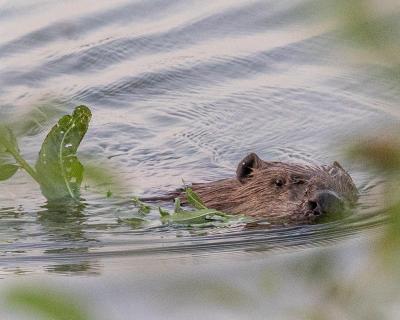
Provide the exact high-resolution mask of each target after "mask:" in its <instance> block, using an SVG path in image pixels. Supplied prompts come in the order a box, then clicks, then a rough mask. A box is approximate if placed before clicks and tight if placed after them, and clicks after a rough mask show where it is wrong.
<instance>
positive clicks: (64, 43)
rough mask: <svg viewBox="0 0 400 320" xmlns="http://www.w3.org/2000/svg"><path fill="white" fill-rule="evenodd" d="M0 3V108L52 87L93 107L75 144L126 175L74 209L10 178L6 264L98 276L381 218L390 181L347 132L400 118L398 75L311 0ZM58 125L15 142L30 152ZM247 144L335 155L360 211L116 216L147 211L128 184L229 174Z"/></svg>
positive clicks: (291, 243) (51, 96)
mask: <svg viewBox="0 0 400 320" xmlns="http://www.w3.org/2000/svg"><path fill="white" fill-rule="evenodd" d="M0 4H1V6H0V114H1V115H2V116H3V117H4V118H7V119H10V118H13V117H16V116H23V115H24V114H25V113H26V112H28V111H29V110H30V109H31V108H32V107H34V106H40V105H42V104H46V103H48V101H53V102H52V103H55V102H54V101H57V106H62V109H63V111H64V112H66V113H69V112H71V111H72V110H73V108H74V107H75V106H76V105H79V104H86V105H88V106H90V107H91V109H92V112H93V115H94V116H93V120H92V124H91V127H90V129H89V132H88V134H87V136H86V137H85V140H84V142H83V143H82V146H81V149H80V156H81V158H82V159H84V160H85V159H86V161H90V160H91V161H94V162H95V163H98V164H101V165H106V166H107V167H108V168H110V170H111V169H112V170H113V172H116V173H118V175H119V176H120V177H122V179H123V181H124V183H125V187H124V189H123V190H122V191H121V192H119V193H115V194H114V195H113V197H111V198H107V197H106V196H105V194H106V192H107V188H108V187H107V186H100V187H98V188H97V189H99V190H100V191H101V192H100V193H95V192H94V190H93V188H88V189H85V190H84V192H83V197H84V198H85V201H84V202H83V205H82V206H81V207H79V208H75V209H71V208H69V209H68V208H67V209H66V208H49V207H48V205H47V203H46V200H45V199H44V198H43V196H42V195H41V193H40V190H39V188H38V187H37V186H36V185H35V184H34V183H33V181H31V180H30V178H29V177H27V176H26V175H25V174H24V173H22V172H21V173H18V174H17V175H16V176H15V177H13V179H12V180H10V181H7V182H3V183H1V184H0V276H1V277H3V278H4V277H9V276H10V275H12V274H20V273H24V274H25V273H27V274H32V275H34V274H41V273H47V272H50V273H56V274H62V275H65V274H68V275H74V274H84V275H87V276H90V275H93V274H96V275H100V276H101V275H102V274H103V273H107V272H109V271H110V270H112V268H111V267H110V265H112V263H111V264H110V261H118V264H119V269H118V272H120V273H121V272H122V273H123V272H124V270H125V272H127V273H128V272H130V271H131V268H132V264H133V266H135V263H137V268H138V269H140V268H142V265H143V264H142V263H143V262H142V261H143V260H142V258H143V257H146V259H145V261H146V262H145V264H152V263H154V264H155V265H157V264H158V261H160V260H162V259H170V261H172V264H173V263H174V261H175V263H176V264H180V263H181V261H182V260H180V259H183V260H184V261H186V263H189V264H198V263H204V262H205V263H208V261H211V260H212V259H213V258H212V257H213V256H215V254H218V253H222V252H224V257H225V259H226V260H227V261H235V260H236V259H237V257H238V256H241V255H244V256H245V257H246V259H250V260H249V261H251V260H252V259H258V258H259V257H260V254H261V255H262V256H263V257H268V253H271V254H272V253H274V252H282V251H285V250H294V251H296V250H299V249H301V248H307V247H314V246H317V247H324V246H326V245H328V244H332V243H335V242H336V241H339V240H343V239H349V238H350V239H357V238H358V237H359V236H361V235H362V234H364V233H365V232H366V231H367V230H370V229H373V230H379V226H381V225H382V223H384V220H385V214H384V213H381V212H380V211H379V205H378V203H377V199H378V196H379V192H380V191H379V190H380V185H381V182H382V181H381V179H380V178H379V177H375V176H372V175H370V174H367V173H366V172H363V171H362V170H360V169H359V168H358V166H357V165H356V164H354V163H350V162H349V161H346V160H344V154H343V146H344V145H346V144H347V143H352V142H354V141H356V138H355V137H356V136H357V134H359V133H360V132H362V131H363V130H362V129H363V128H365V127H366V126H368V128H369V130H374V129H376V128H379V127H380V126H382V125H384V124H386V123H388V122H391V123H396V121H397V113H396V111H395V103H396V97H397V96H396V90H395V89H394V87H395V85H394V83H392V82H391V80H390V79H387V80H382V78H380V77H378V76H376V74H377V72H378V73H379V72H380V71H381V70H380V69H379V68H378V67H377V66H372V65H368V64H367V63H361V64H358V65H357V66H354V65H352V64H350V62H348V60H347V59H346V58H344V55H343V51H342V50H341V47H340V44H339V43H340V41H339V40H340V39H339V38H338V35H337V30H336V28H335V25H334V24H332V23H329V21H323V20H319V19H310V16H307V15H306V13H307V10H306V9H307V1H278V2H277V1H226V0H225V1H224V0H216V1H212V2H210V3H207V5H205V3H204V2H203V1H194V0H190V1H187V0H186V1H179V0H172V1H123V0H121V1H112V2H110V1H68V2H67V1H65V2H52V1H1V2H0ZM371 71H374V73H372V72H371ZM51 124H52V122H51V121H49V122H48V123H46V125H44V126H43V127H42V128H41V129H40V130H37V131H35V132H32V133H31V134H30V135H28V136H26V137H24V138H23V139H21V140H20V146H21V149H22V151H23V153H24V155H25V156H26V157H27V159H29V160H30V161H31V162H32V163H33V162H34V161H35V159H36V156H37V152H38V150H39V149H40V144H41V142H42V141H43V138H44V137H45V135H46V132H47V131H48V130H49V128H50V127H51ZM249 152H257V153H258V155H259V156H260V157H261V158H263V159H266V160H269V159H270V160H279V161H293V162H304V163H315V164H318V163H332V162H333V161H334V160H339V161H340V162H341V163H342V165H343V166H344V167H345V168H346V169H348V170H349V172H350V173H351V175H352V176H353V178H354V180H355V181H356V184H357V186H358V188H359V190H360V195H361V199H360V207H359V209H358V210H357V211H356V212H354V213H353V214H352V215H351V216H350V217H348V218H347V219H345V220H342V221H337V222H332V223H326V224H321V225H313V226H298V227H280V228H267V229H263V230H247V229H244V228H243V226H241V225H239V226H234V227H231V228H208V229H207V228H206V229H193V228H192V229H189V228H185V227H176V226H168V225H162V224H161V223H160V220H159V217H158V215H157V213H155V212H153V213H151V214H150V219H151V220H152V223H151V224H150V225H148V226H146V227H145V228H139V229H134V228H132V227H130V226H127V225H121V224H119V223H118V218H124V217H131V216H134V215H135V214H137V210H136V209H135V208H134V206H133V205H132V204H128V203H126V202H125V200H127V199H129V198H130V197H132V196H133V195H153V194H162V193H163V192H165V191H167V190H171V189H174V188H177V187H179V186H181V185H182V179H183V180H184V181H187V182H192V181H194V182H200V181H210V180H215V179H221V178H226V177H229V176H233V175H234V172H235V168H236V165H237V163H238V162H239V161H240V159H242V158H243V157H244V156H245V155H246V154H247V153H249ZM195 257H202V258H201V259H197V258H195ZM136 258H137V259H136ZM110 259H111V260H110ZM112 259H116V260H112ZM149 261H150V262H149ZM187 261H190V262H187ZM201 261H202V262H201ZM124 263H126V264H128V263H129V265H130V267H126V269H125V268H124V267H123V265H124ZM121 266H122V267H121ZM110 268H111V269H110ZM153 268H155V269H157V268H156V267H153ZM160 268H161V267H160Z"/></svg>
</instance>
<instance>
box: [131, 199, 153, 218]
mask: <svg viewBox="0 0 400 320" xmlns="http://www.w3.org/2000/svg"><path fill="white" fill-rule="evenodd" d="M132 202H133V204H134V205H135V206H136V207H137V208H138V209H139V210H138V213H140V214H142V215H147V214H149V213H150V211H151V209H152V207H151V206H149V205H148V204H145V203H144V202H142V201H140V200H139V198H137V197H133V198H132Z"/></svg>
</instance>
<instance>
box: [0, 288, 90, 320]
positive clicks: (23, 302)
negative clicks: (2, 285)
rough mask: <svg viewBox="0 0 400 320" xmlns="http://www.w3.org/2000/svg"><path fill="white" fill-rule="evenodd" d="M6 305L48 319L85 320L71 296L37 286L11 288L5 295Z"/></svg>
mask: <svg viewBox="0 0 400 320" xmlns="http://www.w3.org/2000/svg"><path fill="white" fill-rule="evenodd" d="M7 305H9V306H12V307H13V308H16V307H18V308H19V309H21V310H26V312H28V313H29V314H32V313H33V314H35V315H40V316H41V319H49V320H87V319H89V318H88V316H87V314H86V312H84V311H82V310H81V309H80V308H79V307H78V306H77V303H76V302H74V301H73V297H70V296H67V295H64V294H60V293H58V292H54V291H52V290H50V289H41V288H39V287H35V288H29V287H28V288H27V287H21V288H18V289H13V290H12V291H11V292H10V293H9V294H8V295H7Z"/></svg>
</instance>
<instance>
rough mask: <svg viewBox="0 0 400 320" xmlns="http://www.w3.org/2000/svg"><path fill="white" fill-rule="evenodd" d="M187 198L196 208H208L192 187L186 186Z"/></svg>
mask: <svg viewBox="0 0 400 320" xmlns="http://www.w3.org/2000/svg"><path fill="white" fill-rule="evenodd" d="M185 194H186V199H187V201H188V202H189V204H190V205H192V206H193V207H194V208H196V209H200V210H201V209H207V207H206V206H205V205H204V203H203V201H201V199H200V197H199V196H198V194H197V193H195V192H194V191H193V190H192V189H191V188H186V190H185Z"/></svg>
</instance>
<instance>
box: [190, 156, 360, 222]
mask: <svg viewBox="0 0 400 320" xmlns="http://www.w3.org/2000/svg"><path fill="white" fill-rule="evenodd" d="M193 190H194V191H195V192H196V193H197V194H198V195H199V196H200V198H201V199H202V201H203V202H204V204H205V205H206V206H207V207H209V208H214V209H217V210H221V211H224V212H227V213H233V214H236V213H238V214H239V213H241V214H245V215H249V216H254V217H257V218H266V219H267V220H269V221H276V220H279V221H287V222H297V223H301V222H304V223H311V222H315V221H317V220H318V219H320V218H321V217H323V216H327V215H330V214H336V213H342V212H343V211H344V210H346V209H347V208H349V207H351V206H354V205H355V204H356V202H357V198H358V195H357V188H356V187H355V185H354V183H353V181H352V179H351V177H350V176H349V174H348V173H347V172H346V171H345V170H344V169H343V168H342V166H341V165H340V164H339V163H338V162H334V163H333V164H332V165H326V166H315V165H305V164H289V163H284V162H276V161H263V160H261V159H260V158H259V157H258V156H257V155H256V154H255V153H251V154H249V155H248V156H246V157H245V158H244V159H243V160H242V161H240V163H239V165H238V167H237V170H236V178H234V179H225V180H220V181H216V182H210V183H200V184H193Z"/></svg>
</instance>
